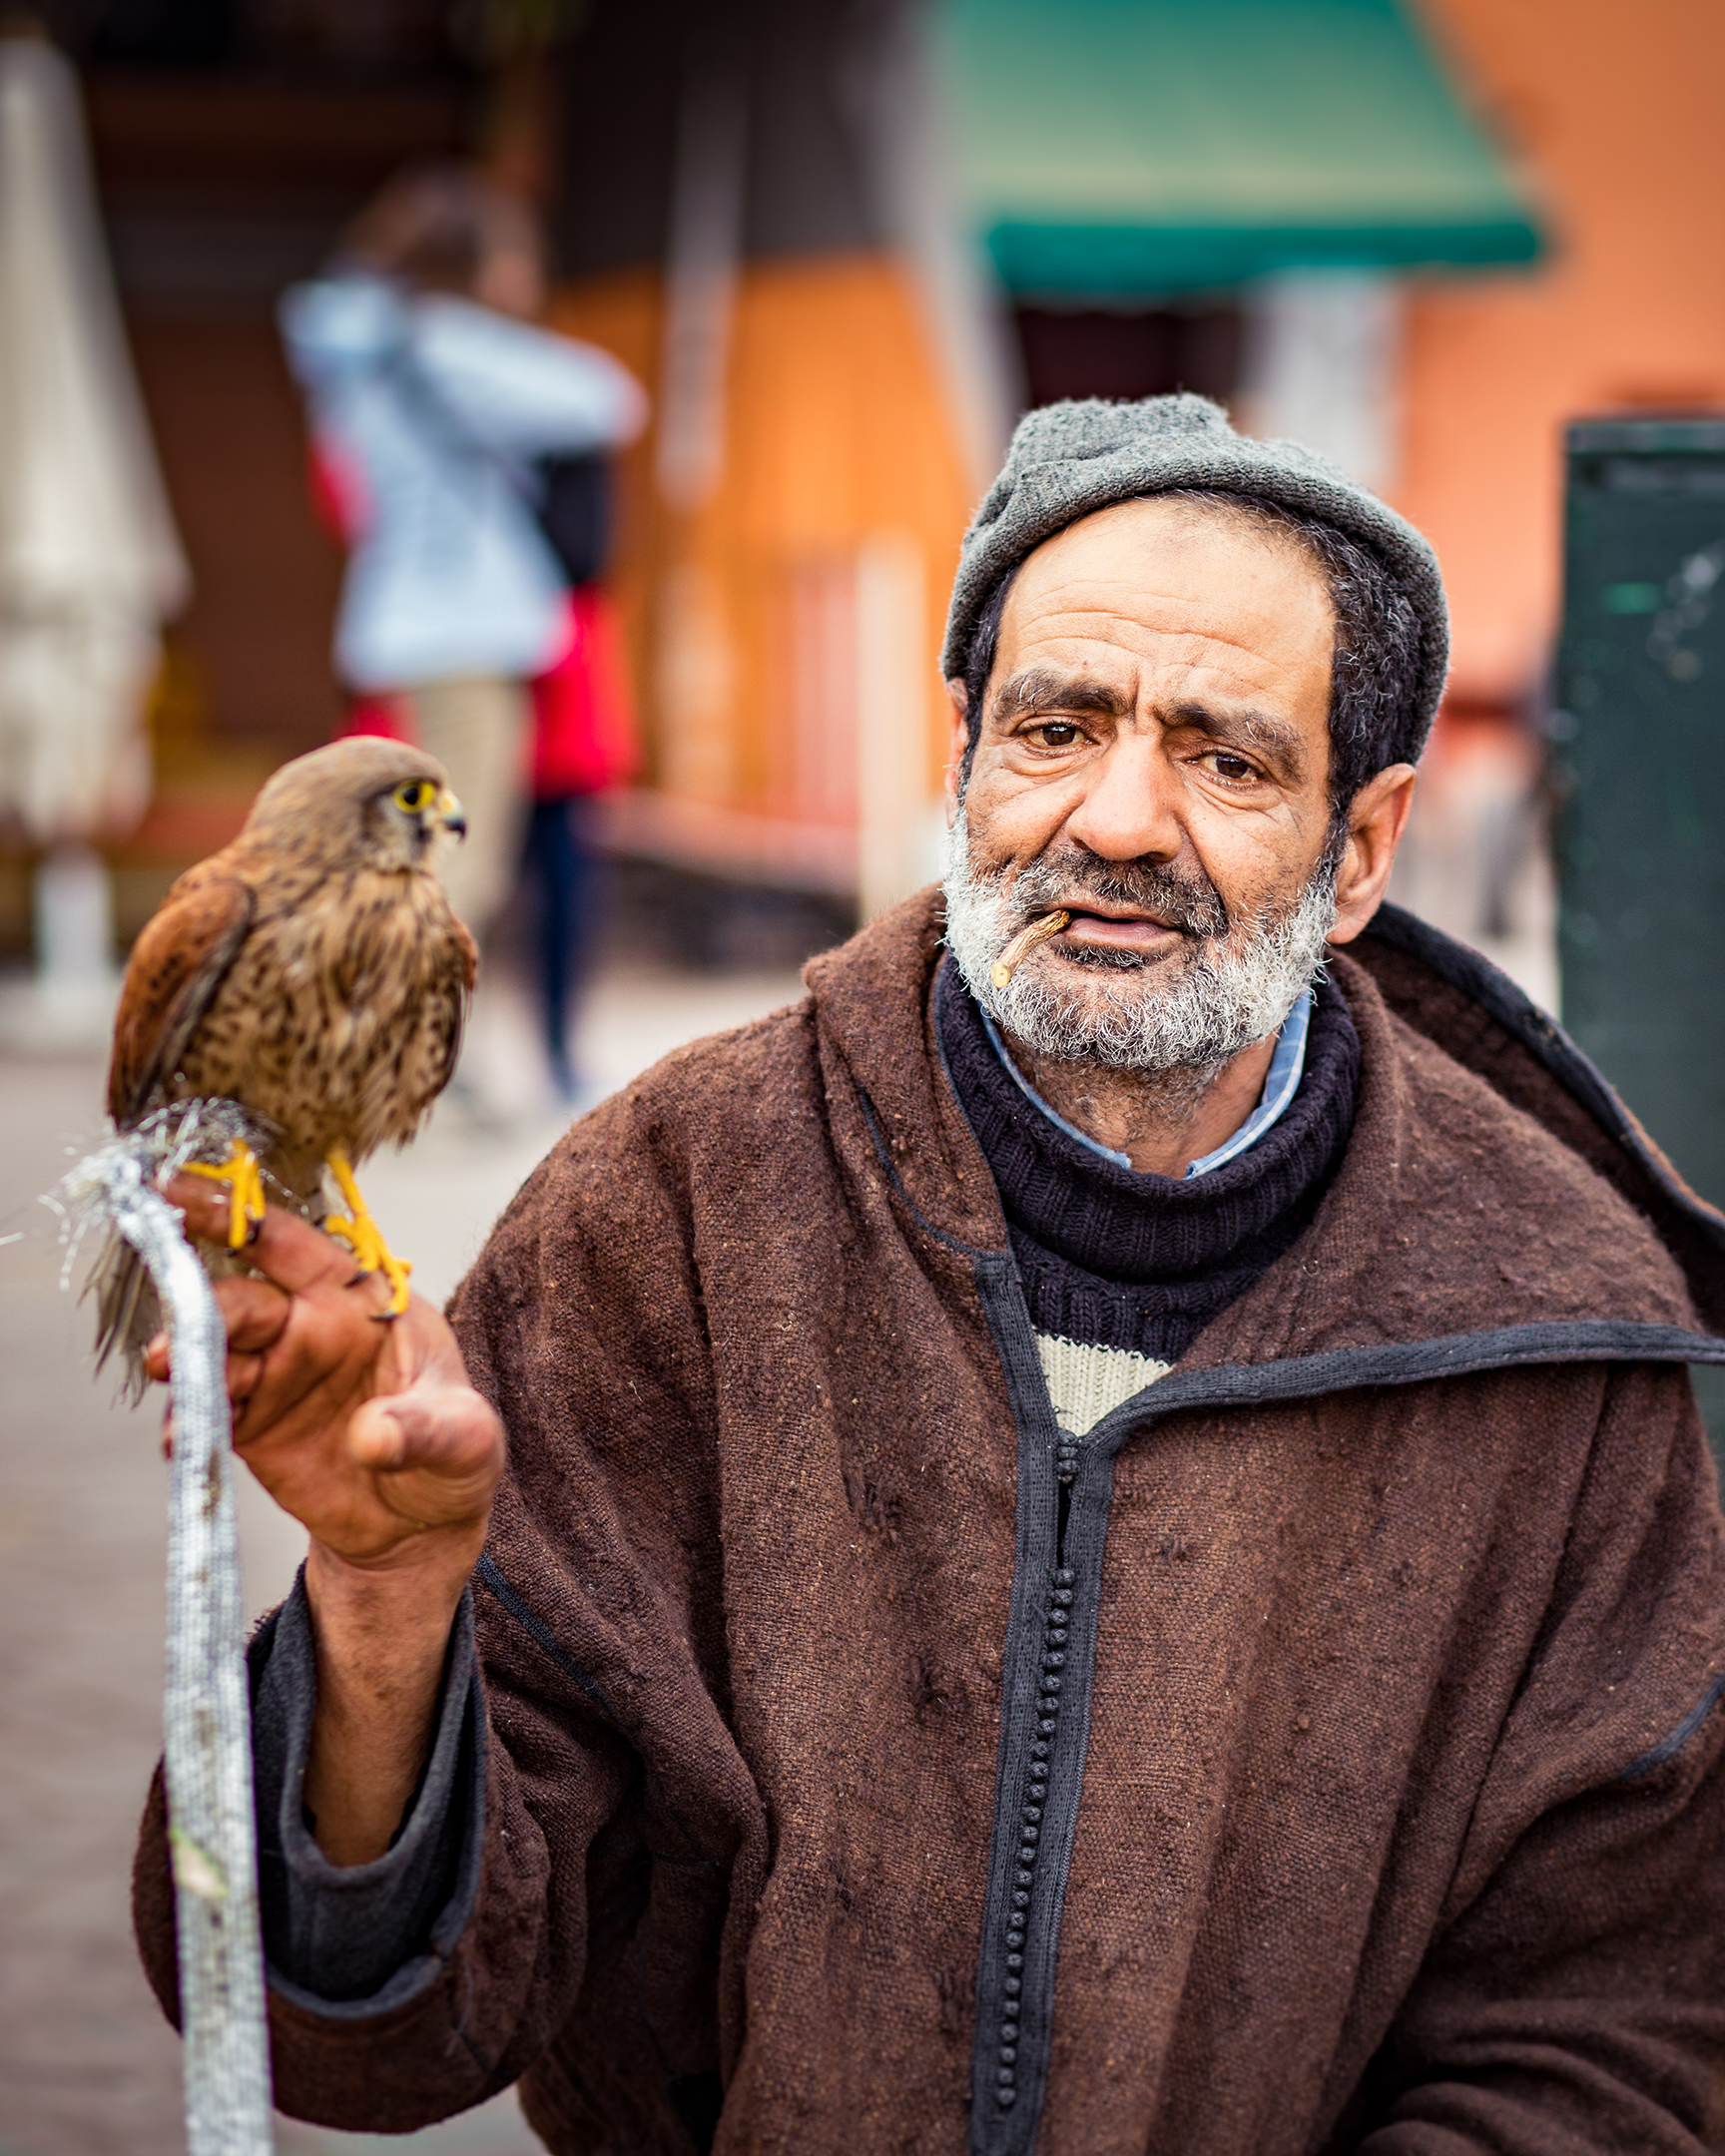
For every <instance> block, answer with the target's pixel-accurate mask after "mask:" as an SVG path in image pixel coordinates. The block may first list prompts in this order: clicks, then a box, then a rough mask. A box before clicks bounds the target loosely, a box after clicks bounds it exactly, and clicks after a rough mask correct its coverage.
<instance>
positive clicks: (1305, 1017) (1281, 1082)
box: [977, 988, 1312, 1183]
mask: <svg viewBox="0 0 1725 2156" xmlns="http://www.w3.org/2000/svg"><path fill="white" fill-rule="evenodd" d="M977 1009H978V1010H981V1009H982V1006H981V1005H980V1004H978V1005H977ZM982 1023H983V1025H984V1026H985V1027H986V1028H987V1030H988V1038H989V1040H990V1041H992V1043H993V1044H994V1053H995V1054H996V1055H997V1056H998V1057H999V1058H1000V1060H1001V1062H1002V1063H1003V1064H1004V1065H1005V1066H1006V1068H1007V1070H1008V1071H1009V1072H1010V1073H1011V1076H1012V1081H1013V1083H1014V1084H1015V1085H1016V1086H1017V1087H1018V1089H1019V1091H1020V1092H1021V1093H1022V1094H1023V1095H1024V1097H1025V1099H1026V1100H1028V1101H1030V1102H1032V1103H1033V1104H1034V1105H1035V1106H1036V1107H1037V1108H1039V1109H1040V1110H1041V1112H1042V1113H1043V1114H1044V1115H1045V1116H1046V1117H1047V1118H1048V1120H1049V1122H1050V1123H1053V1124H1056V1125H1058V1127H1059V1128H1060V1129H1061V1130H1063V1131H1064V1132H1065V1133H1066V1135H1067V1137H1068V1138H1076V1139H1077V1141H1078V1143H1079V1144H1080V1145H1081V1146H1088V1147H1089V1149H1090V1151H1091V1152H1092V1153H1100V1154H1101V1156H1102V1158H1103V1159H1104V1160H1108V1161H1112V1162H1113V1163H1114V1165H1115V1166H1116V1167H1117V1168H1130V1167H1131V1165H1132V1160H1131V1156H1130V1155H1129V1154H1126V1153H1116V1152H1115V1151H1114V1149H1113V1147H1112V1146H1105V1145H1098V1144H1097V1143H1096V1141H1095V1139H1094V1138H1088V1137H1086V1136H1085V1134H1084V1133H1083V1132H1082V1131H1081V1130H1079V1129H1077V1128H1076V1127H1075V1126H1074V1125H1073V1124H1070V1123H1068V1122H1067V1120H1066V1118H1065V1117H1064V1116H1063V1115H1056V1114H1055V1112H1054V1110H1053V1109H1052V1108H1050V1107H1049V1105H1048V1103H1047V1102H1046V1101H1045V1100H1044V1099H1043V1098H1042V1096H1041V1094H1040V1093H1038V1092H1037V1090H1036V1088H1035V1087H1034V1086H1033V1085H1032V1084H1031V1083H1030V1081H1029V1080H1028V1079H1027V1078H1026V1077H1025V1075H1024V1073H1023V1072H1022V1071H1021V1070H1020V1069H1019V1068H1018V1066H1017V1064H1016V1063H1014V1062H1013V1060H1012V1058H1011V1056H1010V1055H1008V1054H1007V1052H1006V1043H1005V1042H1004V1041H1003V1040H1002V1039H1001V1038H1000V1030H999V1028H998V1027H997V1026H996V1025H995V1023H994V1021H993V1019H992V1018H990V1017H989V1015H988V1013H987V1012H986V1011H985V1010H984V1011H982ZM1311 1024H1312V991H1311V989H1310V988H1308V989H1307V990H1306V992H1305V994H1304V995H1303V996H1302V997H1301V998H1300V1000H1299V1002H1298V1003H1296V1004H1295V1006H1294V1008H1293V1009H1292V1010H1291V1011H1290V1012H1289V1013H1288V1015H1287V1017H1286V1018H1285V1019H1284V1020H1283V1021H1282V1030H1281V1032H1280V1033H1278V1034H1277V1036H1276V1052H1275V1054H1274V1055H1273V1056H1272V1057H1271V1058H1270V1068H1269V1071H1268V1072H1267V1073H1266V1074H1265V1079H1264V1090H1263V1092H1262V1093H1260V1094H1259V1096H1258V1105H1257V1107H1256V1108H1254V1109H1253V1111H1252V1113H1251V1114H1250V1115H1249V1116H1248V1117H1247V1118H1246V1120H1245V1122H1244V1123H1242V1124H1241V1126H1240V1128H1239V1129H1238V1130H1237V1131H1236V1132H1235V1133H1234V1135H1233V1137H1232V1138H1229V1139H1228V1140H1226V1141H1225V1142H1224V1143H1223V1144H1222V1145H1219V1146H1218V1147H1217V1148H1216V1150H1215V1152H1214V1153H1206V1154H1205V1156H1204V1158H1203V1159H1202V1160H1195V1161H1194V1162H1193V1163H1192V1165H1191V1167H1190V1168H1188V1169H1187V1171H1186V1177H1185V1180H1186V1181H1187V1182H1188V1183H1190V1182H1191V1180H1192V1178H1193V1177H1194V1176H1201V1175H1208V1174H1209V1173H1210V1171H1211V1170H1212V1169H1213V1168H1225V1167H1226V1166H1227V1165H1228V1163H1229V1162H1230V1161H1231V1160H1238V1159H1239V1158H1240V1155H1241V1154H1242V1153H1244V1152H1245V1151H1246V1149H1247V1148H1248V1147H1249V1146H1255V1145H1256V1144H1257V1143H1258V1141H1259V1139H1260V1138H1262V1137H1263V1135H1264V1133H1265V1132H1266V1131H1267V1130H1268V1129H1269V1128H1270V1126H1271V1124H1272V1123H1274V1122H1276V1121H1277V1119H1278V1118H1279V1117H1280V1116H1282V1115H1283V1114H1284V1113H1285V1112H1286V1110H1287V1107H1288V1103H1289V1102H1290V1101H1291V1100H1292V1099H1293V1098H1294V1096H1295V1094H1296V1093H1298V1092H1299V1090H1300V1080H1301V1077H1302V1076H1303V1075H1304V1073H1305V1069H1306V1035H1307V1033H1308V1031H1309V1030H1310V1028H1311Z"/></svg>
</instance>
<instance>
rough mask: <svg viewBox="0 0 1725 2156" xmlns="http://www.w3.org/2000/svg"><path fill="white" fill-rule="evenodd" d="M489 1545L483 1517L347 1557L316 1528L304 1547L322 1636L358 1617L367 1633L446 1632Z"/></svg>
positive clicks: (308, 1592)
mask: <svg viewBox="0 0 1725 2156" xmlns="http://www.w3.org/2000/svg"><path fill="white" fill-rule="evenodd" d="M484 1546H485V1533H484V1527H483V1524H479V1525H476V1526H475V1527H474V1528H473V1529H472V1530H471V1532H462V1533H457V1532H456V1531H455V1530H453V1529H450V1528H446V1527H445V1528H438V1529H435V1530H430V1531H427V1532H426V1533H424V1534H421V1535H415V1536H413V1537H411V1538H410V1539H408V1540H406V1541H403V1542H400V1543H397V1544H396V1545H395V1547H394V1548H393V1549H391V1550H389V1551H387V1552H385V1553H384V1554H383V1555H381V1556H379V1557H371V1558H353V1557H348V1556H344V1555H343V1554H342V1553H341V1552H340V1551H339V1550H335V1549H331V1548H330V1546H329V1545H328V1544H327V1543H326V1542H320V1541H319V1540H318V1539H317V1537H316V1536H315V1535H313V1536H312V1537H311V1539H310V1542H309V1543H308V1544H307V1546H306V1551H305V1594H306V1599H307V1601H308V1602H309V1603H310V1605H311V1613H312V1619H313V1622H314V1624H315V1625H316V1628H317V1630H318V1632H319V1634H320V1635H321V1634H323V1633H325V1632H326V1631H327V1630H328V1629H329V1628H330V1627H331V1626H333V1627H337V1628H341V1629H346V1627H347V1626H348V1625H350V1624H355V1623H356V1624H358V1625H359V1626H360V1627H361V1628H362V1629H363V1630H365V1631H367V1632H371V1631H373V1630H374V1629H375V1628H377V1627H379V1626H382V1627H386V1628H387V1629H388V1631H389V1632H391V1633H393V1634H395V1635H396V1637H397V1638H401V1636H402V1634H403V1632H405V1633H406V1634H416V1633H417V1634H423V1633H427V1632H435V1633H436V1634H437V1636H438V1637H439V1638H441V1637H442V1636H444V1635H445V1634H447V1632H448V1629H449V1625H450V1621H451V1619H452V1618H453V1617H454V1615H455V1611H456V1608H457V1606H458V1605H459V1603H460V1600H461V1594H462V1590H463V1589H464V1588H465V1586H466V1584H467V1582H468V1580H469V1579H470V1578H471V1577H472V1573H473V1568H474V1566H475V1565H476V1564H477V1563H478V1562H479V1553H480V1551H481V1550H482V1549H483V1548H484ZM402 1643H403V1644H405V1641H404V1639H403V1642H402Z"/></svg>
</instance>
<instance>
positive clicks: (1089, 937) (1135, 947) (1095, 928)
mask: <svg viewBox="0 0 1725 2156" xmlns="http://www.w3.org/2000/svg"><path fill="white" fill-rule="evenodd" d="M1062 910H1063V911H1064V912H1065V913H1067V914H1068V915H1069V916H1070V921H1069V924H1068V926H1067V928H1066V930H1065V932H1064V940H1065V941H1066V942H1068V943H1075V944H1078V945H1080V946H1081V947H1082V946H1088V947H1090V948H1091V949H1094V950H1119V951H1132V952H1135V953H1139V954H1141V955H1143V956H1145V957H1152V956H1155V955H1157V954H1158V953H1160V952H1162V951H1166V950H1170V949H1172V948H1173V946H1174V944H1175V943H1176V942H1177V941H1178V940H1179V939H1180V938H1182V937H1184V936H1187V935H1190V934H1191V932H1192V931H1191V930H1190V929H1189V928H1188V927H1187V926H1186V925H1185V924H1184V923H1183V922H1181V921H1177V920H1169V919H1167V918H1166V917H1165V916H1164V915H1162V914H1159V913H1155V912H1152V911H1151V910H1150V909H1149V908H1148V907H1143V906H1110V905H1105V904H1100V903H1098V902H1097V901H1095V900H1093V899H1092V900H1089V901H1080V900H1068V901H1067V903H1066V904H1065V906H1064V907H1063V908H1062Z"/></svg>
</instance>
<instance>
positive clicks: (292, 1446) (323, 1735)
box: [146, 1176, 504, 1865]
mask: <svg viewBox="0 0 1725 2156" xmlns="http://www.w3.org/2000/svg"><path fill="white" fill-rule="evenodd" d="M168 1196H169V1198H170V1199H171V1201H172V1202H173V1203H174V1204H175V1205H177V1206H179V1207H180V1208H181V1209H182V1210H183V1211H184V1213H185V1215H186V1227H187V1233H188V1234H189V1235H191V1236H193V1237H194V1238H196V1239H197V1240H199V1241H201V1242H210V1243H221V1242H223V1241H225V1240H226V1231H227V1220H228V1201H227V1198H226V1196H225V1195H224V1194H223V1193H222V1192H220V1191H217V1190H213V1189H212V1188H211V1187H210V1185H209V1184H208V1183H206V1182H203V1181H201V1180H200V1179H198V1178H196V1177H192V1176H185V1177H182V1178H181V1179H180V1180H179V1181H178V1182H176V1183H175V1184H174V1185H173V1186H172V1187H171V1188H170V1190H169V1192H168ZM247 1257H248V1259H249V1260H250V1262H251V1263H252V1264H253V1265H254V1266H256V1267H257V1269H258V1271H259V1273H261V1274H262V1275H263V1276H264V1277H263V1278H262V1279H261V1280H249V1279H244V1278H241V1279H234V1280H226V1281H221V1282H218V1284H217V1287H216V1297H217V1301H218V1303H219V1304H220V1305H221V1308H222V1314H223V1317H224V1319H225V1321H226V1323H227V1327H228V1343H229V1356H228V1391H229V1396H230V1398H231V1399H232V1401H233V1403H234V1443H235V1449H236V1450H237V1451H238V1452H239V1454H240V1456H241V1458H242V1459H244V1460H245V1461H246V1463H247V1465H248V1466H249V1467H250V1468H251V1469H252V1471H253V1473H254V1474H256V1475H257V1477H258V1479H259V1480H260V1481H261V1482H262V1483H263V1484H264V1487H265V1488H266V1489H267V1490H268V1491H269V1492H270V1494H271V1495H272V1496H273V1497H274V1498H275V1499H276V1501H277V1502H278V1504H280V1505H282V1506H283V1507H284V1509H285V1510H287V1511H288V1512H290V1513H291V1514H292V1515H293V1517H294V1518H295V1519H297V1520H299V1521H300V1522H301V1523H302V1524H303V1525H304V1526H305V1527H306V1528H307V1529H308V1530H309V1533H310V1536H311V1543H310V1548H309V1550H308V1552H307V1554H306V1563H305V1586H306V1593H307V1596H308V1598H309V1600H310V1604H311V1612H312V1619H313V1623H314V1625H315V1628H316V1636H317V1687H318V1698H317V1719H316V1723H315V1725H314V1727H313V1731H312V1739H311V1757H310V1762H309V1765H308V1767H307V1770H306V1777H305V1802H306V1805H307V1807H308V1808H309V1809H310V1811H311V1812H312V1813H313V1814H314V1815H315V1817H316V1822H317V1840H318V1844H319V1846H320V1847H321V1849H322V1851H323V1853H324V1855H325V1856H326V1857H328V1858H329V1860H330V1861H331V1862H332V1863H334V1864H339V1865H353V1864H363V1863H365V1862H367V1861H368V1860H369V1859H371V1858H373V1857H377V1856H380V1855H381V1854H382V1853H383V1851H384V1850H386V1849H387V1848H388V1846H389V1842H390V1838H391V1837H392V1836H393V1834H394V1832H395V1828H396V1826H397V1824H398V1823H399V1820H400V1817H401V1812H402V1808H403V1807H404V1805H405V1804H406V1802H407V1799H408V1798H409V1797H410V1796H411V1794H412V1791H413V1787H414V1784H415V1783H416V1781H417V1780H418V1776H419V1770H420V1768H421V1766H422V1765H423V1762H424V1757H425V1752H426V1748H427V1746H428V1744H429V1740H430V1734H431V1721H432V1714H433V1710H434V1708H435V1706H436V1701H437V1693H438V1686H439V1681H440V1678H441V1674H442V1667H443V1658H444V1654H445V1651H446V1648H447V1645H448V1638H449V1625H450V1620H451V1618H452V1617H453V1615H454V1613H455V1609H456V1607H457V1605H458V1603H459V1602H460V1599H461V1592H462V1589H463V1587H464V1586H465V1585H466V1582H467V1578H468V1575H469V1574H470V1572H471V1571H472V1569H473V1566H474V1564H475V1563H476V1562H477V1561H478V1557H479V1552H480V1549H481V1548H482V1547H483V1545H484V1540H485V1523H486V1519H487V1517H488V1514H489V1509H490V1504H491V1496H492V1493H493V1491H494V1490H495V1489H496V1487H497V1481H498V1477H499V1476H500V1475H501V1473H502V1471H503V1452H504V1446H503V1430H502V1425H501V1424H500V1423H499V1422H498V1419H497V1417H496V1415H495V1414H494V1413H493V1412H492V1410H491V1408H490V1407H489V1406H488V1405H487V1404H486V1403H485V1401H484V1400H483V1399H481V1398H480V1396H479V1394H478V1393H477V1392H475V1391H474V1390H473V1388H472V1386H471V1385H470V1384H469V1383H468V1382H467V1373H466V1371H465V1370H464V1369H463V1367H462V1364H461V1355H460V1350H459V1349H458V1348H456V1345H455V1339H454V1335H453V1334H452V1333H451V1332H450V1331H449V1328H448V1327H447V1326H446V1325H445V1324H444V1322H443V1320H442V1318H441V1317H440V1316H439V1315H438V1314H437V1312H436V1311H434V1310H433V1309H432V1308H431V1306H430V1305H429V1304H428V1303H426V1302H424V1301H423V1300H422V1299H421V1298H420V1297H418V1296H415V1297H413V1298H412V1299H411V1301H410V1302H409V1304H408V1306H407V1309H406V1310H405V1311H404V1312H403V1313H402V1315H401V1316H400V1317H399V1318H397V1319H395V1320H393V1321H390V1322H387V1323H386V1322H383V1321H382V1320H381V1319H380V1316H379V1313H380V1312H381V1311H382V1309H383V1306H384V1303H385V1301H386V1300H387V1288H386V1284H385V1283H383V1282H381V1281H380V1279H379V1278H378V1276H376V1275H374V1274H359V1275H355V1273H354V1270H353V1260H352V1256H351V1254H350V1253H349V1252H348V1251H346V1250H344V1249H342V1247H341V1246H340V1245H339V1244H337V1243H334V1242H332V1241H331V1240H330V1238H329V1237H328V1236H325V1235H323V1234H321V1233H320V1232H319V1231H318V1230H317V1229H315V1228H312V1227H309V1226H307V1224H306V1223H305V1222H304V1221H302V1220H298V1219H295V1218H294V1216H293V1215H291V1214H289V1213H284V1212H280V1211H277V1210H276V1209H275V1208H272V1209H271V1210H270V1211H269V1212H268V1213H267V1214H266V1216H265V1219H264V1223H263V1226H262V1228H261V1229H260V1231H259V1234H258V1238H257V1241H256V1242H255V1243H253V1244H252V1245H251V1246H250V1248H249V1249H248V1252H247ZM146 1366H147V1368H148V1369H149V1371H150V1374H151V1375H152V1376H153V1377H157V1378H166V1377H167V1376H168V1374H169V1348H168V1344H167V1342H166V1341H165V1340H157V1341H155V1342H153V1343H152V1344H151V1347H150V1349H149V1353H148V1355H147V1357H146Z"/></svg>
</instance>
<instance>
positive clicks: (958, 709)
mask: <svg viewBox="0 0 1725 2156" xmlns="http://www.w3.org/2000/svg"><path fill="white" fill-rule="evenodd" d="M946 701H947V702H948V703H949V704H950V705H951V707H952V728H951V732H950V733H949V734H948V736H947V739H946V787H945V792H946V827H947V828H948V829H950V828H951V827H952V824H953V823H954V821H955V820H956V819H957V815H958V796H959V793H960V792H961V790H962V788H963V784H964V752H965V750H966V749H967V748H968V747H969V746H970V730H969V728H968V727H967V726H966V725H965V723H964V719H965V714H966V713H967V712H968V710H969V708H970V698H969V693H968V692H967V690H966V689H965V687H964V682H963V678H962V677H961V676H960V675H957V674H954V675H953V676H952V679H951V680H950V681H949V682H948V683H947V684H946Z"/></svg>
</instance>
